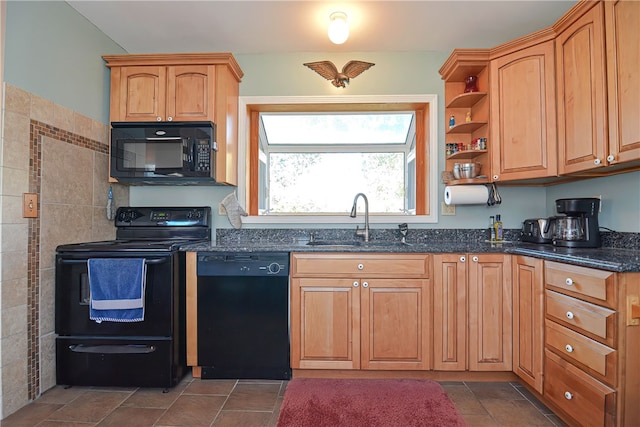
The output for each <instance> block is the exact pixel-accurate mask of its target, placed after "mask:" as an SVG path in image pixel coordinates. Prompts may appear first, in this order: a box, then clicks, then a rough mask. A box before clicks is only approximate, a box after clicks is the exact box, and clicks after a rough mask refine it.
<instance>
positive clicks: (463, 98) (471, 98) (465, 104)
mask: <svg viewBox="0 0 640 427" xmlns="http://www.w3.org/2000/svg"><path fill="white" fill-rule="evenodd" d="M485 96H487V92H467V93H461V94H460V95H458V96H456V97H455V98H453V99H452V100H451V101H450V102H449V104H447V108H471V107H472V106H473V105H475V104H476V102H478V101H480V100H481V99H482V98H484V97H485Z"/></svg>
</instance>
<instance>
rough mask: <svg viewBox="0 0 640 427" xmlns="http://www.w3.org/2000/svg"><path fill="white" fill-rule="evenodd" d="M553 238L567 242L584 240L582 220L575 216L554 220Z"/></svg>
mask: <svg viewBox="0 0 640 427" xmlns="http://www.w3.org/2000/svg"><path fill="white" fill-rule="evenodd" d="M554 238H555V239H558V240H569V241H572V240H582V239H584V220H583V219H582V218H580V217H575V216H568V217H564V218H556V228H555V232H554Z"/></svg>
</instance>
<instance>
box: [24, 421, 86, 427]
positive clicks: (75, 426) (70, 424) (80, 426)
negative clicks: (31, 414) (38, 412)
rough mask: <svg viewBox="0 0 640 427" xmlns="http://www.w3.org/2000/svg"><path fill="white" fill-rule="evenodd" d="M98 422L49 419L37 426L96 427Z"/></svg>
mask: <svg viewBox="0 0 640 427" xmlns="http://www.w3.org/2000/svg"><path fill="white" fill-rule="evenodd" d="M95 425H96V423H81V422H79V421H78V422H76V421H49V420H45V421H43V422H41V423H38V424H36V425H35V426H36V427H94V426H95Z"/></svg>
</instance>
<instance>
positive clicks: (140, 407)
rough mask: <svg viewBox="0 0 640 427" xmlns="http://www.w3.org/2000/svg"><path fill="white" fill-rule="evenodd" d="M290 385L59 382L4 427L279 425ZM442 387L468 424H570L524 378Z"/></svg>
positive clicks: (192, 381)
mask: <svg viewBox="0 0 640 427" xmlns="http://www.w3.org/2000/svg"><path fill="white" fill-rule="evenodd" d="M286 385H287V382H286V381H260V380H252V381H250V380H238V381H236V380H200V379H193V378H191V377H186V378H185V379H184V380H183V381H182V382H181V383H180V384H178V385H177V386H176V387H175V388H173V389H171V390H169V391H168V392H166V393H163V390H161V389H135V388H134V389H120V388H95V387H71V388H64V387H61V386H57V387H55V388H53V389H51V390H49V391H47V392H46V393H44V394H43V395H42V396H41V397H40V398H38V399H37V400H36V401H35V402H33V403H31V404H29V405H28V406H26V407H24V408H22V409H20V410H19V411H18V412H16V413H14V414H12V415H10V416H9V417H7V418H6V419H4V420H3V421H2V422H1V423H0V425H1V426H2V427H13V426H21V427H30V426H38V427H53V426H58V427H61V426H65V427H89V426H101V427H102V426H127V427H137V426H139V427H143V426H157V427H159V426H163V427H169V426H186V427H199V426H203V427H204V426H212V427H258V426H261V427H275V425H276V422H277V419H278V412H279V410H280V404H281V403H282V397H283V396H284V391H285V388H286ZM442 386H443V387H444V389H445V390H446V391H447V393H448V395H449V397H450V398H451V400H452V401H453V402H454V403H455V405H456V407H457V408H458V410H459V411H460V413H461V414H462V415H463V417H464V419H465V420H466V421H467V424H468V425H469V427H476V426H477V427H480V426H495V427H498V426H500V427H503V426H510V427H516V426H527V427H528V426H564V425H565V424H563V423H562V422H561V421H560V420H559V419H558V418H557V417H556V416H555V415H554V414H553V413H552V412H551V411H550V410H549V409H547V408H546V407H545V406H544V405H542V404H541V403H540V402H539V401H538V400H536V399H535V398H534V397H533V396H532V395H531V394H530V393H529V392H528V391H527V390H526V389H525V388H524V387H523V386H521V385H520V384H518V383H468V382H444V383H442ZM336 427H337V426H336ZM349 427H355V426H349ZM358 427H360V426H358Z"/></svg>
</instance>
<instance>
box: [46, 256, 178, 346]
mask: <svg viewBox="0 0 640 427" xmlns="http://www.w3.org/2000/svg"><path fill="white" fill-rule="evenodd" d="M180 256H184V254H182V253H180V252H164V253H163V252H159V253H153V254H150V253H147V254H144V253H135V252H108V253H94V254H87V253H58V254H57V255H56V309H55V311H56V319H55V331H56V333H57V334H58V335H61V336H147V337H149V336H158V337H162V336H164V337H168V336H173V335H174V334H175V333H176V332H177V331H175V330H174V328H177V327H178V325H179V324H181V323H182V324H184V322H183V321H180V319H179V317H181V316H182V314H181V313H180V309H179V306H180V300H181V299H182V298H183V296H181V294H183V293H184V289H185V286H184V271H179V270H181V269H183V267H181V266H183V265H184V263H183V262H179V257H180ZM92 257H93V258H144V260H145V263H146V267H147V268H146V270H147V273H146V274H147V276H146V286H145V299H144V320H143V321H139V322H106V321H104V322H101V323H97V322H95V321H93V320H91V319H90V318H89V304H90V299H89V298H90V288H89V276H88V267H87V260H88V259H89V258H92Z"/></svg>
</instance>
